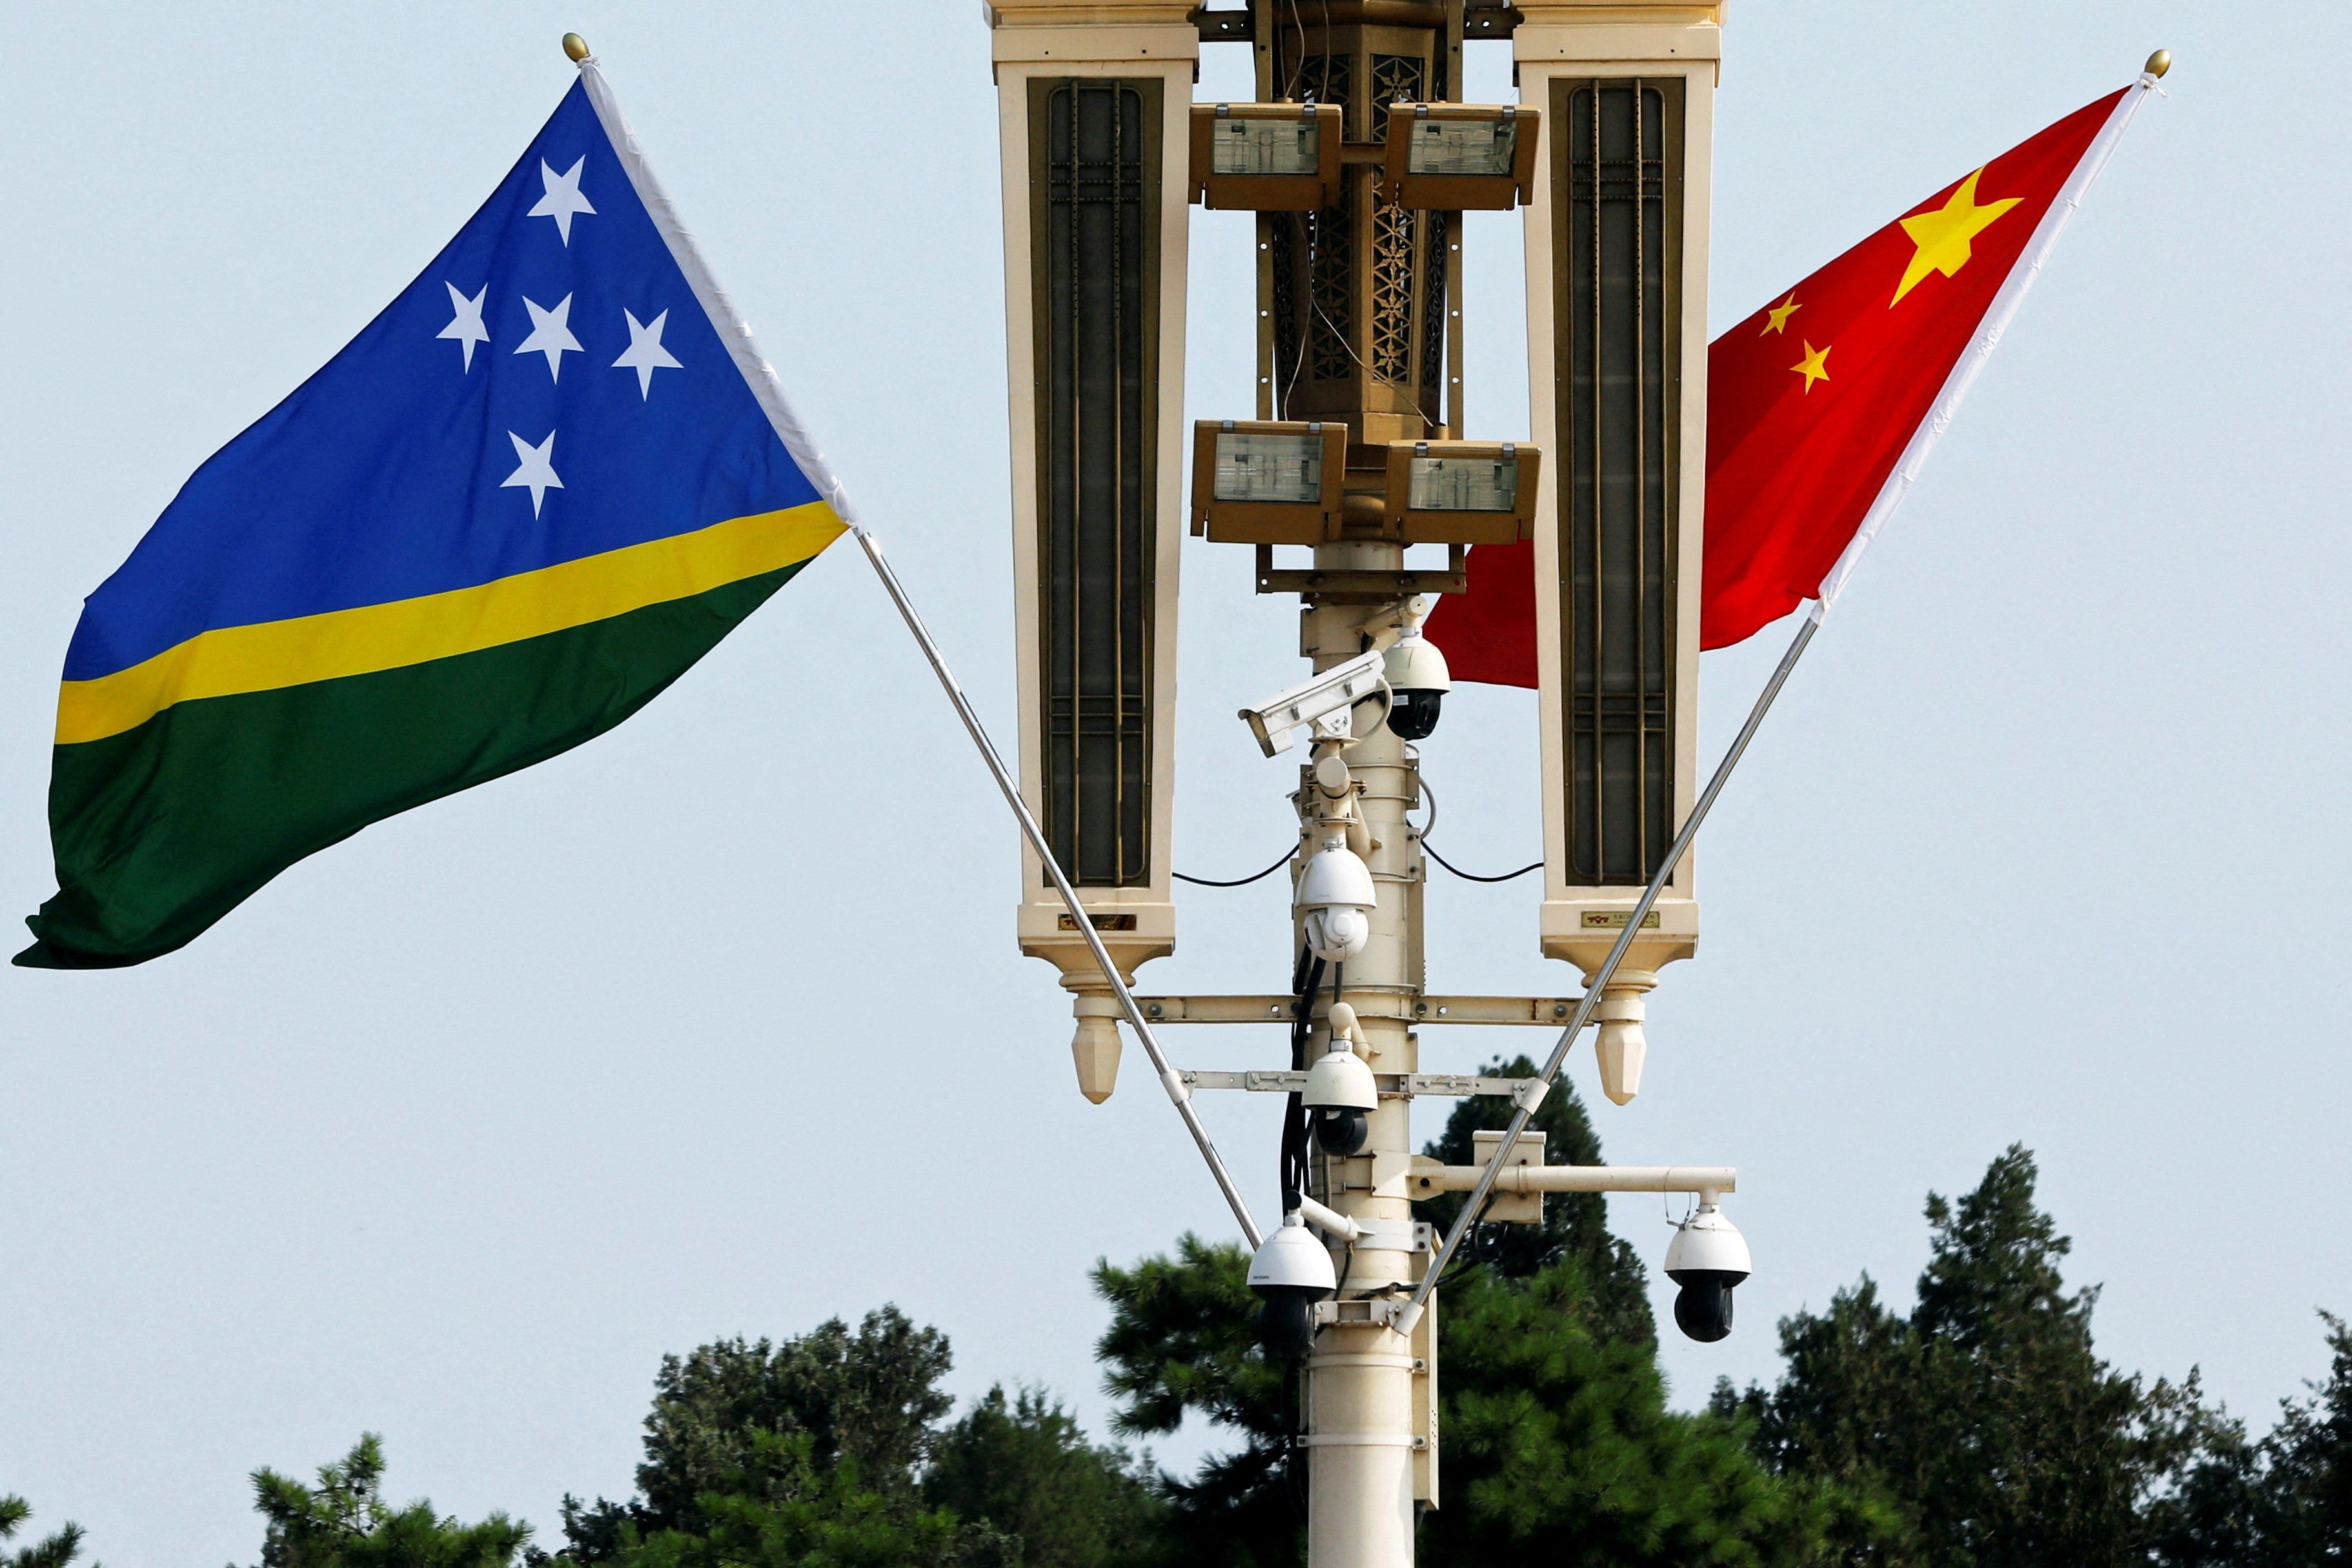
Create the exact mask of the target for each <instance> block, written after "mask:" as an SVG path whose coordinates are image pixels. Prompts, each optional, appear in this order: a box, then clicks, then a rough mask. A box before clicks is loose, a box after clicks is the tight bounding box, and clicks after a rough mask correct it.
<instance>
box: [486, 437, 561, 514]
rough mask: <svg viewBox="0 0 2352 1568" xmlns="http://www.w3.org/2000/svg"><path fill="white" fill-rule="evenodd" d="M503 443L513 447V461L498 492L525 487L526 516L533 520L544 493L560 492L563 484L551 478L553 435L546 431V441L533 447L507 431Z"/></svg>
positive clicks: (553, 454) (557, 479)
mask: <svg viewBox="0 0 2352 1568" xmlns="http://www.w3.org/2000/svg"><path fill="white" fill-rule="evenodd" d="M507 439H508V440H509V441H511V442H513V443H514V449H515V457H516V460H517V461H516V465H515V471H514V472H513V473H511V474H509V475H508V476H506V478H505V479H504V480H502V481H500V483H499V489H501V490H506V489H511V488H512V487H513V486H517V485H523V486H529V487H530V515H531V516H532V517H537V516H539V504H540V502H541V501H543V500H545V499H546V498H547V493H548V492H549V491H550V490H561V489H562V488H563V481H562V480H561V479H559V478H557V477H556V476H555V432H553V431H549V432H548V433H547V439H546V440H544V441H542V442H541V443H540V444H538V445H536V446H533V445H532V444H530V442H528V441H525V440H524V439H523V438H522V437H521V436H520V435H517V434H515V433H514V432H513V431H511V430H509V431H508V432H507Z"/></svg>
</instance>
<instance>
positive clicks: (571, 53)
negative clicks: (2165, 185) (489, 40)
mask: <svg viewBox="0 0 2352 1568" xmlns="http://www.w3.org/2000/svg"><path fill="white" fill-rule="evenodd" d="M563 54H564V57H565V58H566V59H569V60H570V61H571V62H572V64H573V65H575V66H576V65H578V64H579V63H580V62H581V61H582V60H584V59H586V58H587V57H588V40H587V39H585V38H583V37H581V36H580V35H579V34H577V33H566V34H564V35H563ZM2149 69H2151V70H2155V69H2156V68H2155V67H2154V66H2153V65H2151V66H2150V67H2149ZM2156 74H2157V75H2158V76H2162V75H2163V74H2164V73H2163V72H2162V71H2160V70H2159V71H2157V73H2156Z"/></svg>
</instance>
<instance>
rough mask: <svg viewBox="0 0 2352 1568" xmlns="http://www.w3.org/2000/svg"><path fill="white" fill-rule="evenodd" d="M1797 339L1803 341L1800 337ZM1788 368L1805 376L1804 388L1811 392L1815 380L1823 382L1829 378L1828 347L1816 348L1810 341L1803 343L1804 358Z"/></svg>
mask: <svg viewBox="0 0 2352 1568" xmlns="http://www.w3.org/2000/svg"><path fill="white" fill-rule="evenodd" d="M1797 341H1799V342H1801V343H1804V342H1805V340H1803V339H1802V338H1800V339H1798V340H1797ZM1789 368H1790V370H1791V371H1795V372H1796V373H1797V374H1799V375H1801V376H1802V377H1804V378H1805V390H1806V391H1807V392H1811V391H1812V390H1813V383H1814V382H1825V381H1827V380H1829V379H1830V351H1829V350H1828V349H1816V348H1814V347H1813V346H1812V345H1811V343H1805V357H1804V359H1803V360H1801V361H1799V362H1798V363H1796V364H1793V365H1790V367H1789Z"/></svg>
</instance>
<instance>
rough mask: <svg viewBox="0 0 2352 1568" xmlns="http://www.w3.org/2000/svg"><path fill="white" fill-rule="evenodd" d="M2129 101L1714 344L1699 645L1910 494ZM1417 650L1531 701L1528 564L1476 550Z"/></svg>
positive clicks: (2043, 145)
mask: <svg viewBox="0 0 2352 1568" xmlns="http://www.w3.org/2000/svg"><path fill="white" fill-rule="evenodd" d="M2126 94H2133V95H2135V96H2136V95H2137V89H2133V88H2126V89H2123V91H2121V92H2116V93H2112V94H2110V95H2108V96H2107V97H2105V98H2103V99H2099V101H2097V102H2096V103H2094V104H2091V105H2089V106H2088V107H2086V108H2084V109H2082V110H2078V111H2076V112H2075V113H2074V114H2070V115H2068V116H2067V117H2066V118H2065V119H2063V120H2060V121H2059V122H2058V123H2057V124H2055V125H2053V126H2052V127H2050V128H2049V129H2048V130H2047V131H2042V133H2041V134H2040V135H2038V136H2036V137H2034V138H2033V139H2032V141H2027V142H2025V143H2023V144H2022V145H2021V146H2019V147H2016V148H2013V149H2011V151H2010V152H2005V153H2003V154H2002V155H2001V156H2000V157H1998V158H1996V159H1994V160H1993V161H1992V162H1990V163H1988V164H1986V165H1985V166H1984V167H1983V168H1981V169H1979V170H1977V171H1975V172H1972V173H1970V174H1969V175H1968V176H1967V177H1966V178H1964V179H1960V180H1958V181H1955V182H1954V183H1951V184H1949V185H1948V186H1946V187H1945V188H1944V189H1943V190H1941V191H1938V192H1937V193H1936V194H1934V195H1933V196H1930V197H1928V198H1927V200H1926V201H1924V202H1922V203H1920V204H1919V205H1918V206H1916V207H1915V208H1913V209H1912V210H1911V211H1910V212H1908V213H1906V214H1904V215H1903V216H1902V217H1900V218H1897V219H1896V220H1895V222H1893V223H1891V224H1889V225H1886V226H1885V228H1883V229H1881V230H1879V231H1878V232H1877V233H1876V234H1874V235H1871V236H1870V237H1869V238H1868V239H1866V240H1864V241H1863V242H1862V243H1861V244H1860V245H1858V246H1854V247H1853V249H1852V250H1850V251H1847V252H1846V253H1845V254H1844V255H1843V256H1839V257H1838V258H1837V259H1836V260H1835V261H1832V262H1831V263H1830V264H1829V265H1828V266H1827V267H1822V269H1821V270H1820V271H1819V272H1816V273H1814V274H1813V275H1812V276H1811V277H1808V278H1806V279H1805V280H1804V281H1803V282H1801V283H1800V284H1798V285H1797V286H1796V287H1794V288H1791V289H1790V290H1788V291H1787V292H1786V293H1784V294H1783V295H1781V297H1780V298H1777V299H1775V300H1773V301H1772V302H1771V303H1770V304H1769V305H1767V306H1766V307H1765V308H1762V309H1760V310H1759V311H1757V312H1756V314H1755V315H1753V316H1750V317H1749V318H1748V319H1747V320H1745V321H1742V322H1740V323H1739V325H1738V326H1736V327H1734V328H1732V329H1731V330H1729V331H1728V332H1726V333H1725V334H1724V335H1723V336H1722V337H1720V338H1717V340H1715V341H1714V343H1712V344H1711V345H1709V347H1708V349H1707V356H1706V374H1707V398H1706V562H1705V567H1704V581H1703V585H1702V588H1701V611H1700V620H1699V646H1700V647H1702V648H1721V647H1727V646H1728V645H1729V644H1731V643H1738V642H1740V641H1742V640H1744V639H1746V638H1748V637H1749V636H1752V635H1753V634H1754V633H1755V632H1758V631H1759V630H1761V629H1762V628H1763V627H1765V626H1766V625H1769V623H1770V622H1774V621H1777V620H1779V619H1780V617H1781V616H1783V615H1786V614H1787V613H1789V612H1790V611H1791V610H1794V609H1795V608H1797V606H1798V605H1799V604H1800V603H1801V602H1803V601H1805V600H1808V599H1817V598H1823V597H1827V596H1832V595H1834V593H1835V592H1836V590H1837V582H1838V580H1842V578H1843V570H1844V569H1845V568H1847V567H1850V566H1851V564H1852V559H1853V554H1856V553H1859V551H1860V549H1861V547H1862V546H1863V545H1864V544H1866V543H1868V541H1869V538H1870V536H1871V535H1872V534H1874V533H1875V532H1876V531H1877V528H1878V525H1879V523H1881V522H1882V521H1884V520H1885V515H1886V513H1887V512H1888V511H1890V510H1892V508H1893V504H1894V502H1895V499H1897V498H1899V497H1900V495H1901V493H1902V490H1903V488H1904V487H1905V486H1906V485H1907V484H1908V482H1909V481H1908V472H1909V470H1910V469H1911V468H1912V467H1913V466H1914V465H1909V464H1905V465H1903V469H1904V472H1902V473H1900V474H1898V472H1897V465H1898V464H1901V463H1902V459H1903V456H1904V454H1905V452H1906V449H1909V448H1911V447H1912V446H1913V444H1914V440H1915V437H1920V436H1923V435H1926V434H1928V432H1927V426H1929V425H1930V424H1931V423H1934V422H1937V421H1940V420H1941V419H1943V418H1945V417H1948V414H1949V413H1950V408H1951V404H1952V403H1953V402H1956V401H1957V394H1958V391H1960V390H1963V389H1964V388H1965V385H1966V382H1967V381H1968V380H1969V378H1970V377H1971V376H1972V375H1973V373H1974V369H1975V364H1974V361H1978V360H1979V359H1980V358H1981V356H1982V354H1983V352H1984V351H1985V350H1989V349H1990V346H1991V344H1990V340H1989V339H1986V340H1981V341H1980V340H1979V339H1980V332H1981V329H1983V328H1984V327H1985V326H1986V324H1987V321H1988V319H1989V318H1993V317H1994V313H1995V311H1996V309H1997V308H2004V306H2005V305H2006V306H2013V305H2014V303H2015V298H2016V291H2015V290H2014V289H2011V290H2008V291H2006V292H2005V291H2004V288H2003V285H2005V284H2007V283H2009V282H2010V280H2011V275H2012V274H2019V276H2018V283H2019V285H2020V286H2022V284H2023V283H2024V282H2026V281H2027V280H2028V278H2027V277H2026V276H2025V274H2023V273H2020V268H2019V263H2020V261H2021V258H2023V257H2026V256H2032V257H2033V258H2034V263H2033V264H2034V265H2038V264H2039V258H2040V256H2041V254H2042V248H2043V247H2042V246H2035V245H2034V244H2033V243H2032V242H2033V241H2034V239H2035V237H2036V235H2037V234H2039V233H2041V232H2042V229H2043V228H2044V225H2045V223H2049V224H2053V225H2054V224H2055V223H2057V222H2063V216H2064V214H2063V209H2060V210H2054V211H2053V209H2059V204H2060V200H2061V198H2062V196H2063V197H2067V198H2068V199H2069V200H2071V199H2072V198H2073V196H2074V195H2077V194H2079V192H2080V184H2079V183H2078V182H2077V181H2076V180H2075V179H2074V176H2075V174H2076V172H2077V171H2078V170H2084V169H2087V168H2095V164H2094V162H2093V161H2092V159H2091V153H2092V151H2093V148H2094V145H2095V143H2097V142H2098V141H2099V140H2100V136H2099V133H2100V131H2102V130H2103V129H2105V127H2106V126H2107V125H2109V124H2110V123H2111V122H2118V121H2119V120H2120V118H2121V114H2120V111H2121V110H2125V109H2127V108H2128V107H2129V106H2128V105H2126V103H2125V102H2124V99H2125V97H2126ZM2053 232H2054V231H2053ZM2045 244H2046V242H2045ZM2027 270H2028V271H2029V272H2030V267H2029V268H2028V269H2027ZM1995 326H1996V330H1997V328H1998V320H1997V319H1996V321H1995ZM1964 358H1965V359H1966V360H1967V361H1969V362H1967V363H1964V362H1963V360H1964ZM1430 636H1431V638H1432V639H1433V641H1435V642H1436V643H1438V644H1439V646H1441V647H1442V648H1444V650H1445V657H1446V663H1447V664H1449V665H1450V666H1451V667H1452V670H1453V674H1454V677H1455V678H1456V679H1458V680H1469V681H1487V682H1491V683H1493V684H1495V685H1507V686H1532V685H1535V684H1536V594H1535V547H1534V546H1533V545H1532V544H1526V543H1521V544H1515V545H1481V546H1479V547H1478V548H1477V549H1474V550H1472V551H1471V552H1470V560H1469V591H1468V592H1466V593H1464V594H1461V595H1459V596H1449V597H1447V598H1445V599H1444V600H1442V601H1440V602H1439V607H1438V610H1437V612H1436V613H1435V614H1434V615H1433V616H1432V617H1431V620H1430Z"/></svg>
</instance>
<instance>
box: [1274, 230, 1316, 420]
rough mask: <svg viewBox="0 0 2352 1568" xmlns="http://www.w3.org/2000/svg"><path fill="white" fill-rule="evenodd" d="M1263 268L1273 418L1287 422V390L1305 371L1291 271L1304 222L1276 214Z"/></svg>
mask: <svg viewBox="0 0 2352 1568" xmlns="http://www.w3.org/2000/svg"><path fill="white" fill-rule="evenodd" d="M1266 230H1267V233H1266V242H1265V243H1266V265H1267V269H1268V270H1269V271H1270V272H1271V273H1272V274H1273V275H1274V299H1273V303H1272V308H1273V310H1274V400H1275V410H1276V413H1275V417H1276V419H1288V418H1289V417H1290V414H1289V413H1288V410H1289V407H1290V392H1291V389H1292V388H1293V387H1295V386H1297V384H1298V378H1299V375H1300V374H1301V372H1302V371H1304V370H1305V366H1304V365H1303V364H1302V363H1301V362H1300V361H1301V355H1300V354H1299V351H1298V345H1299V331H1298V286H1297V280H1296V278H1295V277H1294V275H1293V273H1292V271H1291V269H1292V268H1293V267H1297V265H1298V253H1299V249H1300V247H1301V246H1304V245H1305V244H1306V243H1307V219H1306V218H1305V216H1304V215H1302V214H1296V213H1276V214H1274V215H1273V221H1272V222H1270V223H1268V224H1267V225H1266Z"/></svg>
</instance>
